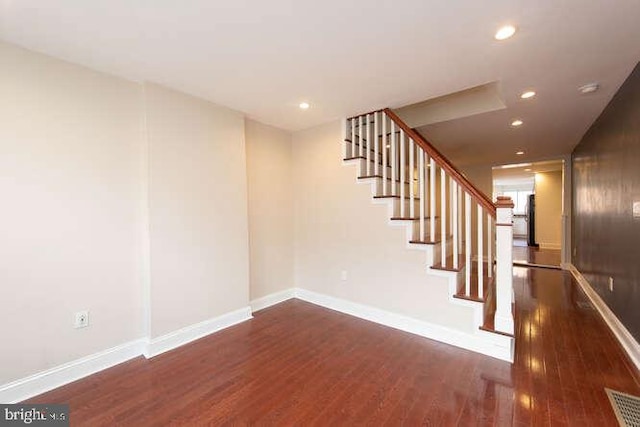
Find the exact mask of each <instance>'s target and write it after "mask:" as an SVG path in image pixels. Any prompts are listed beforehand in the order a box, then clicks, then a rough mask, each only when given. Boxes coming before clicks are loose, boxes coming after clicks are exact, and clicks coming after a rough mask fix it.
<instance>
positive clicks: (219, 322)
mask: <svg viewBox="0 0 640 427" xmlns="http://www.w3.org/2000/svg"><path fill="white" fill-rule="evenodd" d="M251 318H252V316H251V308H250V307H248V306H247V307H244V308H241V309H239V310H235V311H232V312H230V313H227V314H223V315H222V316H219V317H216V318H213V319H209V320H206V321H204V322H200V323H196V324H194V325H191V326H187V327H186V328H182V329H179V330H177V331H175V332H171V333H169V334H166V335H163V336H161V337H158V338H155V339H153V340H148V339H147V338H141V339H138V340H135V341H131V342H128V343H125V344H122V345H119V346H116V347H113V348H110V349H107V350H104V351H100V352H98V353H94V354H92V355H89V356H86V357H83V358H81V359H77V360H73V361H71V362H68V363H65V364H62V365H59V366H56V367H54V368H51V369H47V370H46V371H42V372H38V373H36V374H34V375H30V376H28V377H25V378H21V379H19V380H16V381H13V382H10V383H7V384H3V385H0V403H17V402H20V401H23V400H25V399H29V398H30V397H33V396H37V395H39V394H42V393H45V392H47V391H50V390H53V389H54V388H57V387H61V386H63V385H65V384H69V383H71V382H73V381H76V380H79V379H81V378H84V377H86V376H89V375H92V374H95V373H97V372H100V371H102V370H104V369H107V368H110V367H112V366H115V365H118V364H120V363H123V362H126V361H127V360H130V359H133V358H135V357H138V356H143V355H144V356H145V357H146V358H150V357H153V356H157V355H159V354H161V353H164V352H166V351H169V350H173V349H175V348H177V347H180V346H181V345H184V344H186V343H188V342H191V341H194V340H196V339H198V338H202V337H204V336H206V335H209V334H212V333H214V332H217V331H219V330H221V329H224V328H227V327H229V326H233V325H235V324H238V323H240V322H244V321H245V320H249V319H251Z"/></svg>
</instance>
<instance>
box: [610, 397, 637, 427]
mask: <svg viewBox="0 0 640 427" xmlns="http://www.w3.org/2000/svg"><path fill="white" fill-rule="evenodd" d="M605 390H606V392H607V396H609V401H611V406H612V407H613V412H615V414H616V417H618V422H619V423H620V425H621V426H622V427H640V397H636V396H632V395H630V394H626V393H621V392H619V391H615V390H609V389H608V388H605Z"/></svg>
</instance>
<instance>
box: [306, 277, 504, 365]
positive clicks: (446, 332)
mask: <svg viewBox="0 0 640 427" xmlns="http://www.w3.org/2000/svg"><path fill="white" fill-rule="evenodd" d="M296 298H299V299H301V300H303V301H306V302H310V303H312V304H316V305H319V306H322V307H325V308H329V309H331V310H336V311H339V312H341V313H345V314H349V315H351V316H355V317H359V318H361V319H365V320H369V321H371V322H375V323H379V324H381V325H385V326H389V327H391V328H394V329H399V330H401V331H405V332H409V333H412V334H416V335H420V336H423V337H426V338H430V339H433V340H436V341H440V342H443V343H446V344H451V345H454V346H456V347H460V348H464V349H467V350H471V351H475V352H477V353H481V354H484V355H487V356H491V357H495V358H497V359H501V360H505V361H507V362H512V361H513V338H510V337H506V336H503V335H499V334H493V333H490V332H484V331H478V333H477V335H474V334H469V333H465V332H461V331H458V330H455V329H450V328H446V327H444V326H440V325H435V324H432V323H428V322H424V321H421V320H417V319H413V318H410V317H406V316H403V315H401V314H397V313H392V312H389V311H385V310H381V309H378V308H375V307H370V306H366V305H363V304H358V303H355V302H351V301H347V300H343V299H340V298H335V297H331V296H328V295H323V294H319V293H316V292H312V291H309V290H306V289H300V288H298V289H296Z"/></svg>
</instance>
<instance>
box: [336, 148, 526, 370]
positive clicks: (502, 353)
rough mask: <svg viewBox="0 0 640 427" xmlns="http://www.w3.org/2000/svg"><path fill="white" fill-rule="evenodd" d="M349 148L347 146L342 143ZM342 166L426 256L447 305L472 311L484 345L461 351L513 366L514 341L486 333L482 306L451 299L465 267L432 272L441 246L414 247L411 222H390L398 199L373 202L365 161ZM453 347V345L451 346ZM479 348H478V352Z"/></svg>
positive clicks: (377, 190) (377, 183) (374, 182)
mask: <svg viewBox="0 0 640 427" xmlns="http://www.w3.org/2000/svg"><path fill="white" fill-rule="evenodd" d="M345 144H348V142H345ZM342 164H343V166H353V165H354V164H355V165H356V166H357V168H356V170H357V175H356V183H357V184H360V185H369V189H370V193H371V202H372V204H375V205H383V204H386V205H387V213H388V218H389V219H388V221H387V225H389V226H391V227H404V228H405V230H406V236H405V241H406V245H407V248H408V249H411V250H422V251H424V252H425V255H426V260H425V261H426V265H425V270H426V271H425V272H426V275H427V276H434V277H440V278H444V279H446V283H447V286H448V292H447V295H448V302H449V303H450V304H454V305H457V306H460V307H465V308H468V309H470V310H471V311H472V313H473V314H472V318H473V327H472V330H473V331H474V332H473V337H474V338H476V339H477V340H478V341H480V342H481V343H482V344H484V345H480V346H478V345H477V343H476V345H475V348H468V347H464V348H467V349H470V350H473V351H477V352H479V353H482V354H485V355H488V356H492V357H495V358H498V359H501V360H505V361H508V362H513V357H514V339H513V337H509V336H505V335H501V334H496V333H492V332H487V331H484V330H482V329H480V327H481V326H482V325H483V322H484V303H483V302H478V301H469V300H464V299H460V298H455V297H454V295H455V294H456V293H457V292H458V289H459V286H460V284H461V283H464V277H465V276H464V274H465V268H466V266H465V267H463V268H462V269H461V270H460V271H457V272H456V271H447V270H437V269H432V268H431V267H432V266H433V265H435V263H436V261H437V260H438V259H439V258H440V245H439V244H433V245H431V244H427V245H425V244H413V243H410V241H411V240H413V238H414V229H413V227H414V224H413V223H414V221H412V220H400V221H392V220H391V218H392V217H393V216H395V215H396V214H397V208H396V203H401V201H400V200H398V199H392V198H387V199H375V198H374V197H375V196H381V195H382V191H381V187H382V185H381V183H382V178H379V177H367V178H364V179H362V178H359V177H361V176H365V175H366V172H367V171H366V164H367V160H366V159H361V158H356V159H348V160H347V159H345V160H343V161H342ZM446 245H447V250H448V251H450V250H451V245H452V242H451V239H448V241H447V243H446ZM454 345H455V344H454ZM478 347H480V348H478Z"/></svg>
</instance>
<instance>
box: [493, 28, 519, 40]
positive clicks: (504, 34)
mask: <svg viewBox="0 0 640 427" xmlns="http://www.w3.org/2000/svg"><path fill="white" fill-rule="evenodd" d="M515 33H516V27H514V26H513V25H505V26H504V27H501V28H500V29H499V30H498V31H497V32H496V35H495V36H494V37H495V39H496V40H506V39H508V38H509V37H511V36H513V35H514V34H515Z"/></svg>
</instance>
